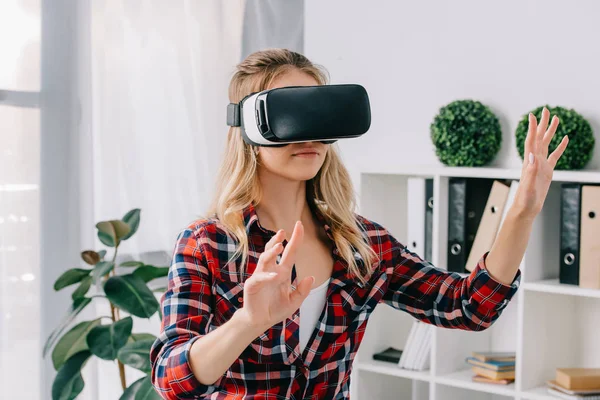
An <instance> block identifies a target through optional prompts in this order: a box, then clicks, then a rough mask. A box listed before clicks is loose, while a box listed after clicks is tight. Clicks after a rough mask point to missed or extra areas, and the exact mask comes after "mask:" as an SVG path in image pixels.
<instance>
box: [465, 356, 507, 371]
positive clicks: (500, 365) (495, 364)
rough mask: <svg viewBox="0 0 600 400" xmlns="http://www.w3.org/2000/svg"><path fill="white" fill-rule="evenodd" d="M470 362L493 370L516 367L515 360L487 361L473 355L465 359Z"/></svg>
mask: <svg viewBox="0 0 600 400" xmlns="http://www.w3.org/2000/svg"><path fill="white" fill-rule="evenodd" d="M465 361H466V362H467V363H468V364H471V365H475V366H477V367H481V368H485V369H489V370H492V371H511V370H513V369H515V362H514V361H495V360H490V361H487V362H483V361H480V360H478V359H476V358H473V357H468V358H467V359H466V360H465Z"/></svg>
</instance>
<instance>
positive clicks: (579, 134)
mask: <svg viewBox="0 0 600 400" xmlns="http://www.w3.org/2000/svg"><path fill="white" fill-rule="evenodd" d="M545 107H546V108H547V109H548V111H550V115H551V116H552V115H556V116H557V117H558V118H559V120H560V123H559V124H558V128H557V129H556V133H555V134H554V137H553V138H552V140H551V141H550V145H549V146H548V154H551V153H552V152H553V151H554V150H555V149H556V147H558V145H559V144H560V142H561V140H562V139H563V137H564V136H565V135H566V136H568V137H569V145H568V146H567V148H566V150H565V152H564V153H563V155H562V156H561V157H560V159H559V160H558V162H557V163H556V168H555V169H562V170H576V169H582V168H583V167H584V166H585V165H586V164H587V163H588V162H589V161H590V159H591V158H592V153H593V151H594V143H595V140H594V132H593V131H592V127H591V125H590V123H589V122H588V121H587V120H586V119H585V118H583V117H582V116H581V114H579V113H577V112H576V111H575V110H572V109H567V108H564V107H550V106H547V105H546V106H545ZM543 109H544V106H541V107H538V108H536V109H535V110H532V111H531V113H532V114H533V115H535V117H536V118H537V120H538V121H539V120H540V119H541V118H542V110H543ZM528 127H529V113H527V114H525V115H524V116H523V118H522V119H521V121H519V124H518V125H517V130H516V132H515V136H516V141H517V150H518V151H519V155H520V156H521V159H523V157H524V152H525V138H526V137H527V130H528Z"/></svg>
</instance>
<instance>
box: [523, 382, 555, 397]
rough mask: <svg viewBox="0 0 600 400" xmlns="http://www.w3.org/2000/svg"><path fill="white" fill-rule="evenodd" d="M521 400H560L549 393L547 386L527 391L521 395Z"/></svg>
mask: <svg viewBox="0 0 600 400" xmlns="http://www.w3.org/2000/svg"><path fill="white" fill-rule="evenodd" d="M521 398H522V399H526V400H554V399H558V397H556V396H552V395H551V394H550V393H548V390H547V386H546V385H544V386H538V387H536V388H535V389H532V390H527V391H525V392H522V393H521Z"/></svg>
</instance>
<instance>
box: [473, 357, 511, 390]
mask: <svg viewBox="0 0 600 400" xmlns="http://www.w3.org/2000/svg"><path fill="white" fill-rule="evenodd" d="M466 361H467V364H469V365H471V370H472V371H473V372H474V373H475V375H474V376H473V380H474V381H475V382H485V383H496V384H501V385H507V384H509V383H512V382H514V381H515V353H505V352H473V356H472V357H468V358H467V359H466Z"/></svg>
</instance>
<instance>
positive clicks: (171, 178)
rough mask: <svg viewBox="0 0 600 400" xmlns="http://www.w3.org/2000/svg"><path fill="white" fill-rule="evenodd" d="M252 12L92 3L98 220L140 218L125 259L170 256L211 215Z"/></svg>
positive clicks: (201, 5) (206, 0)
mask: <svg viewBox="0 0 600 400" xmlns="http://www.w3.org/2000/svg"><path fill="white" fill-rule="evenodd" d="M243 6H244V2H243V1H241V0H239V1H219V0H203V1H195V0H178V1H172V0H170V1H164V0H143V1H142V0H135V1H132V0H94V1H93V2H92V3H91V7H92V36H91V41H92V43H91V49H92V52H91V57H92V63H91V65H92V131H93V157H94V166H95V167H97V168H95V169H94V177H93V179H94V201H95V206H94V215H95V217H96V219H109V218H120V217H122V216H123V215H124V214H125V213H126V212H127V211H128V210H130V209H132V208H141V209H142V222H141V225H140V229H139V231H138V233H137V234H136V235H135V236H134V237H133V238H132V240H129V241H127V242H126V243H124V245H123V250H122V251H124V252H127V253H132V254H140V253H144V252H150V251H156V250H166V251H168V252H171V251H172V248H171V247H172V245H173V243H174V238H175V235H176V233H177V231H178V230H179V229H181V228H183V227H184V226H185V225H186V224H187V223H189V222H191V221H192V220H193V219H195V218H196V217H197V216H198V215H199V214H201V213H202V212H204V211H205V209H206V206H207V205H208V201H209V198H210V195H211V189H212V185H213V179H214V176H215V172H216V169H217V167H218V164H219V160H220V158H221V154H222V150H223V146H224V141H225V138H226V134H227V126H226V124H225V115H226V114H225V110H226V105H227V103H228V96H227V88H228V83H229V80H230V79H231V75H232V73H233V70H234V66H235V65H236V64H237V63H238V62H239V61H240V54H241V38H242V26H243Z"/></svg>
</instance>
